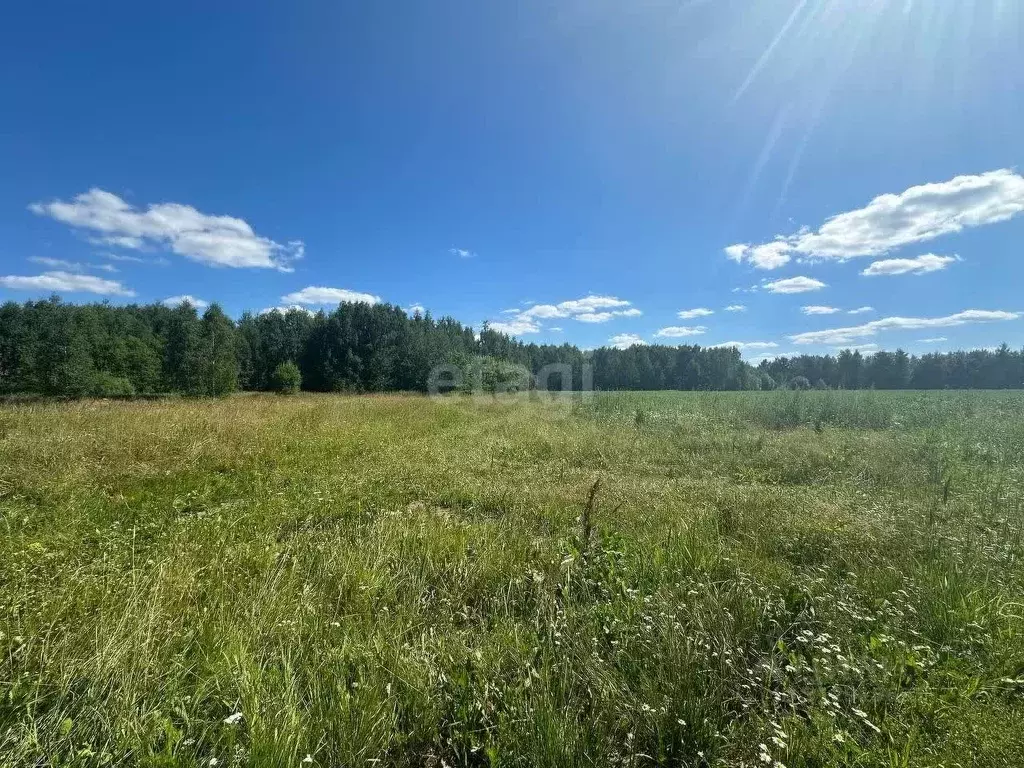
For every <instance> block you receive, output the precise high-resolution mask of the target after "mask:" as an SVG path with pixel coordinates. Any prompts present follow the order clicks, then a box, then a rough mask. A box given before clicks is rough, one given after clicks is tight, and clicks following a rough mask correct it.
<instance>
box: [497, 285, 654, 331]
mask: <svg viewBox="0 0 1024 768" xmlns="http://www.w3.org/2000/svg"><path fill="white" fill-rule="evenodd" d="M501 314H503V315H509V317H508V318H507V319H506V320H498V321H492V322H491V327H492V328H496V326H497V324H501V325H502V326H503V327H504V326H508V327H518V328H536V329H537V330H540V326H539V325H538V323H537V321H538V320H551V319H554V318H569V319H572V320H577V321H579V322H581V323H606V322H608V321H609V320H611V319H612V318H614V317H639V316H640V315H642V314H643V312H641V311H640V310H639V309H637V308H636V307H633V306H631V305H630V302H628V301H626V300H625V299H620V298H618V297H616V296H599V295H595V294H590V295H589V296H584V297H583V298H582V299H570V300H569V301H563V302H560V303H558V304H534V305H533V306H530V307H527V308H526V309H503V310H502V311H501ZM505 332H506V333H512V331H505ZM518 333H536V331H532V330H531V331H526V330H523V331H518Z"/></svg>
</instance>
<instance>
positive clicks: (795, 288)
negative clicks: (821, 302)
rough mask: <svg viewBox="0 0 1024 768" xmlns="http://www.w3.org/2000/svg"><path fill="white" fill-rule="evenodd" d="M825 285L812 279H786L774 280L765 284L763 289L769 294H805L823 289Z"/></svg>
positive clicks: (802, 277)
mask: <svg viewBox="0 0 1024 768" xmlns="http://www.w3.org/2000/svg"><path fill="white" fill-rule="evenodd" d="M825 287H826V285H825V283H823V282H821V280H815V279H814V278H813V277H804V276H802V275H801V276H800V277H787V278H786V279H785V280H775V281H774V282H771V283H765V284H764V289H765V290H766V291H768V292H769V293H807V292H808V291H820V290H821V289H822V288H825Z"/></svg>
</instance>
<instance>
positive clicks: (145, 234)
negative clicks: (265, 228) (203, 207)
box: [29, 189, 305, 272]
mask: <svg viewBox="0 0 1024 768" xmlns="http://www.w3.org/2000/svg"><path fill="white" fill-rule="evenodd" d="M29 209H30V210H32V211H33V212H35V213H38V214H40V215H43V216H50V217H51V218H54V219H56V220H57V221H61V222H64V223H65V224H68V225H70V226H72V227H81V228H84V229H90V230H93V231H95V232H100V233H101V236H100V237H99V238H98V240H99V241H100V242H103V243H105V244H108V245H117V246H120V247H122V248H131V249H135V250H138V249H141V248H143V247H145V246H147V245H160V246H165V247H168V248H170V249H171V250H172V251H173V252H174V253H177V254H178V255H179V256H184V257H186V258H189V259H192V260H193V261H198V262H200V263H202V264H208V265H210V266H217V267H263V268H270V269H278V270H281V271H283V272H289V271H291V267H290V266H289V265H290V263H291V262H292V261H294V260H295V259H299V258H302V256H303V253H304V250H305V246H304V245H303V243H302V241H301V240H293V241H291V242H289V243H287V244H286V245H282V244H280V243H276V242H274V241H273V240H271V239H269V238H266V237H262V236H260V235H257V234H256V233H255V232H253V229H252V227H251V226H249V224H247V223H246V222H245V221H244V220H242V219H237V218H235V217H233V216H210V215H207V214H205V213H201V212H200V211H197V210H196V209H195V208H193V207H192V206H190V205H181V204H180V203H156V204H153V205H150V206H149V207H148V208H147V209H146V210H141V209H138V208H135V207H134V206H132V205H129V204H128V203H126V202H125V201H124V200H122V199H121V198H120V197H118V196H117V195H114V194H111V193H110V192H105V191H103V190H102V189H90V190H89V191H88V192H83V193H82V194H80V195H78V196H77V197H75V199H74V200H73V201H71V202H65V201H62V200H54V201H53V202H50V203H33V204H32V205H30V206H29Z"/></svg>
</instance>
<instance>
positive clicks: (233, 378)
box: [199, 304, 238, 396]
mask: <svg viewBox="0 0 1024 768" xmlns="http://www.w3.org/2000/svg"><path fill="white" fill-rule="evenodd" d="M199 348H200V349H201V350H202V354H203V359H202V360H201V363H200V371H201V394H205V395H216V396H220V395H227V394H230V393H231V392H234V391H235V390H236V389H238V357H237V349H236V344H235V324H234V323H232V322H231V318H229V317H228V316H227V315H225V314H224V312H223V310H221V308H220V307H219V306H218V305H217V304H213V305H211V306H210V308H209V309H207V310H206V312H205V313H203V319H202V323H201V326H200V332H199Z"/></svg>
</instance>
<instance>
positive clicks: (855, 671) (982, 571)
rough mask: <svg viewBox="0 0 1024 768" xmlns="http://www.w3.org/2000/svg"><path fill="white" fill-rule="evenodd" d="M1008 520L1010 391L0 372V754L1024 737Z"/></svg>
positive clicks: (888, 753) (1013, 444)
mask: <svg viewBox="0 0 1024 768" xmlns="http://www.w3.org/2000/svg"><path fill="white" fill-rule="evenodd" d="M598 480H600V482H599V484H598V485H597V486H596V488H595V482H596V481H598ZM588 499H590V500H591V501H590V503H589V504H588ZM1022 524H1024V394H1022V393H1019V392H1003V393H992V392H990V393H969V392H952V393H944V392H932V393H915V392H901V393H881V392H851V393H844V392H765V393H756V392H755V393H678V392H676V393H668V392H665V393H635V394H629V393H621V394H599V395H595V396H592V397H590V398H588V399H585V400H582V401H574V400H572V399H571V398H563V399H561V400H557V401H555V402H551V401H547V400H539V399H538V400H530V399H528V398H526V397H522V396H521V397H517V398H511V399H499V400H497V401H495V400H487V399H484V398H479V399H477V398H461V397H452V398H448V399H439V400H431V399H427V398H424V397H413V396H364V397H344V396H330V395H323V396H315V395H309V396H307V395H302V396H297V397H294V398H286V397H273V396H239V397H234V398H230V399H226V400H202V401H189V400H166V401H152V402H98V401H86V402H82V403H77V404H23V405H9V406H3V407H0V526H2V528H0V530H2V534H3V535H2V536H0V649H2V650H3V656H2V658H0V765H3V766H7V765H10V766H31V765H40V766H44V765H53V766H58V765H59V766H72V765H73V766H79V765H80V766H91V765H118V766H128V765H143V766H171V765H204V766H210V765H221V766H227V765H237V766H242V765H252V766H295V767H296V768H298V767H299V766H304V765H313V766H431V767H433V768H442V766H445V765H447V766H458V765H478V766H523V767H526V766H549V767H550V768H565V767H567V766H568V767H571V766H647V765H673V766H675V765H686V766H714V765H722V766H742V765H745V766H755V765H757V766H771V765H778V764H782V765H785V766H789V768H794V766H807V767H808V768H809V767H810V766H817V767H821V768H824V767H826V766H886V767H887V768H891V767H893V766H950V767H951V766H1000V767H1002V766H1016V765H1024V605H1022V603H1024V565H1022V563H1021V556H1022V554H1024V541H1022Z"/></svg>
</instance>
